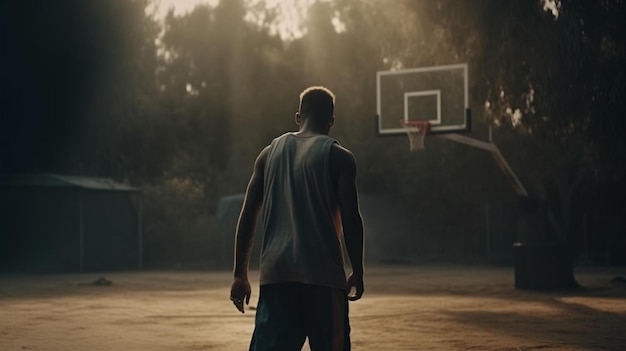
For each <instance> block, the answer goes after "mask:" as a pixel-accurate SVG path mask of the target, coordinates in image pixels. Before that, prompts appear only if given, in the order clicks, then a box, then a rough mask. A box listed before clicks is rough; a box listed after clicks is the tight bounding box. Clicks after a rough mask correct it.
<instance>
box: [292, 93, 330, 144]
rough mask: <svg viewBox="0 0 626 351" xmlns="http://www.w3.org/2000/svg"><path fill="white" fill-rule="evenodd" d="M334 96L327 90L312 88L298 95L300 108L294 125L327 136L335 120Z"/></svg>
mask: <svg viewBox="0 0 626 351" xmlns="http://www.w3.org/2000/svg"><path fill="white" fill-rule="evenodd" d="M334 110H335V94H333V93H332V92H331V91H330V90H329V89H328V88H325V87H322V86H313V87H309V88H307V89H305V90H304V91H303V92H302V93H301V94H300V108H299V110H298V113H296V123H297V124H298V125H299V126H300V127H302V126H303V125H305V124H306V125H307V127H308V128H311V129H312V130H313V131H315V132H318V133H325V134H328V131H329V130H330V128H331V127H332V126H333V124H334V122H335V118H334V117H333V114H334Z"/></svg>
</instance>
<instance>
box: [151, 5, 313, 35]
mask: <svg viewBox="0 0 626 351" xmlns="http://www.w3.org/2000/svg"><path fill="white" fill-rule="evenodd" d="M247 1H248V2H251V3H257V2H259V0H247ZM314 1H315V0H265V3H266V4H267V6H268V7H270V8H273V7H276V8H278V10H279V13H280V15H279V18H280V22H281V24H280V25H279V26H278V27H277V28H275V29H274V30H275V31H276V32H277V33H279V34H280V35H281V36H282V37H283V38H285V37H299V36H302V34H303V33H302V31H301V29H300V24H301V23H302V21H303V19H304V14H305V13H306V8H308V7H309V6H310V5H311V4H312V3H313V2H314ZM217 3H219V0H156V1H155V5H156V6H157V8H158V10H157V14H158V16H159V17H161V18H163V17H165V14H166V13H167V11H168V10H169V9H171V8H173V9H174V13H175V14H176V15H182V14H184V13H187V12H190V11H192V10H193V8H194V7H195V6H196V5H198V4H208V5H211V6H215V5H216V4H217Z"/></svg>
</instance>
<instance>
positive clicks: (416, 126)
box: [400, 120, 430, 151]
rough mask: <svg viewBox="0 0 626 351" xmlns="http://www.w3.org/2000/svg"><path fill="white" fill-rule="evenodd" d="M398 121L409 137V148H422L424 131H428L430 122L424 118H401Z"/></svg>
mask: <svg viewBox="0 0 626 351" xmlns="http://www.w3.org/2000/svg"><path fill="white" fill-rule="evenodd" d="M400 123H401V124H402V127H404V130H405V131H406V134H407V136H408V137H409V150H411V151H415V150H424V139H425V138H426V132H428V129H429V128H430V122H429V121H425V120H424V121H421V120H420V121H405V120H401V121H400Z"/></svg>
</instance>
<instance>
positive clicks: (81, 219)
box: [78, 190, 85, 273]
mask: <svg viewBox="0 0 626 351" xmlns="http://www.w3.org/2000/svg"><path fill="white" fill-rule="evenodd" d="M84 216H85V211H84V209H83V192H82V190H79V191H78V233H79V245H80V249H79V256H80V257H79V271H80V273H83V272H84V270H85V260H84V254H85V247H84V246H85V220H84Z"/></svg>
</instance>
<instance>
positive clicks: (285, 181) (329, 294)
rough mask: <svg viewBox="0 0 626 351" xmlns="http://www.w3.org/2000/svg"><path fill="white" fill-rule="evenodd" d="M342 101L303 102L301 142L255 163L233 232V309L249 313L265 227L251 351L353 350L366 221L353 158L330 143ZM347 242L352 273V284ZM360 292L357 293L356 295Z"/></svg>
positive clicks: (321, 95) (269, 150)
mask: <svg viewBox="0 0 626 351" xmlns="http://www.w3.org/2000/svg"><path fill="white" fill-rule="evenodd" d="M334 105H335V96H334V95H333V93H332V92H331V91H330V90H328V89H327V88H324V87H310V88H308V89H306V90H304V91H303V92H302V93H301V94H300V107H299V111H298V112H297V113H296V124H297V125H298V126H299V130H298V132H290V133H285V134H283V135H282V136H280V137H278V138H276V139H274V140H273V141H272V143H271V144H270V145H269V146H267V147H266V148H264V149H263V150H262V151H261V153H260V154H259V156H258V157H257V159H256V161H255V165H254V171H253V173H252V177H251V179H250V182H249V184H248V187H247V190H246V196H245V199H244V203H243V207H242V210H241V214H240V216H239V221H238V224H237V230H236V239H235V267H234V281H233V284H232V287H231V293H230V299H231V300H232V301H233V303H234V305H235V306H236V307H237V309H238V310H239V311H240V312H241V313H244V302H245V304H248V303H249V301H250V293H251V291H250V283H249V282H248V264H249V261H250V253H251V246H252V243H253V238H254V228H255V223H256V220H257V215H258V214H259V213H261V216H262V219H263V231H264V233H263V235H264V236H263V246H262V249H261V262H260V295H259V303H258V306H257V311H256V318H255V329H254V333H253V335H252V341H251V344H250V350H253V351H258V350H273V351H282V350H285V351H291V350H293V351H296V350H297V351H299V350H301V348H302V346H303V344H304V340H305V338H306V337H308V338H309V345H310V347H311V350H312V351H317V350H324V351H339V350H349V349H350V326H349V321H348V300H351V301H355V300H358V299H360V298H361V296H362V295H363V221H362V218H361V214H360V210H359V204H358V197H357V187H356V181H355V178H356V161H355V158H354V156H353V154H352V153H351V152H350V151H349V150H347V149H345V148H343V147H342V146H340V145H339V144H338V143H337V142H336V141H335V140H334V139H332V138H331V137H329V136H328V133H329V131H330V128H331V127H332V126H333V124H334V117H333V113H334ZM342 233H343V241H345V245H346V251H347V253H348V256H349V259H350V263H351V266H352V273H351V274H350V276H349V277H348V279H347V280H346V274H345V271H344V262H343V249H342V244H341V243H342ZM352 290H354V293H352Z"/></svg>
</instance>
